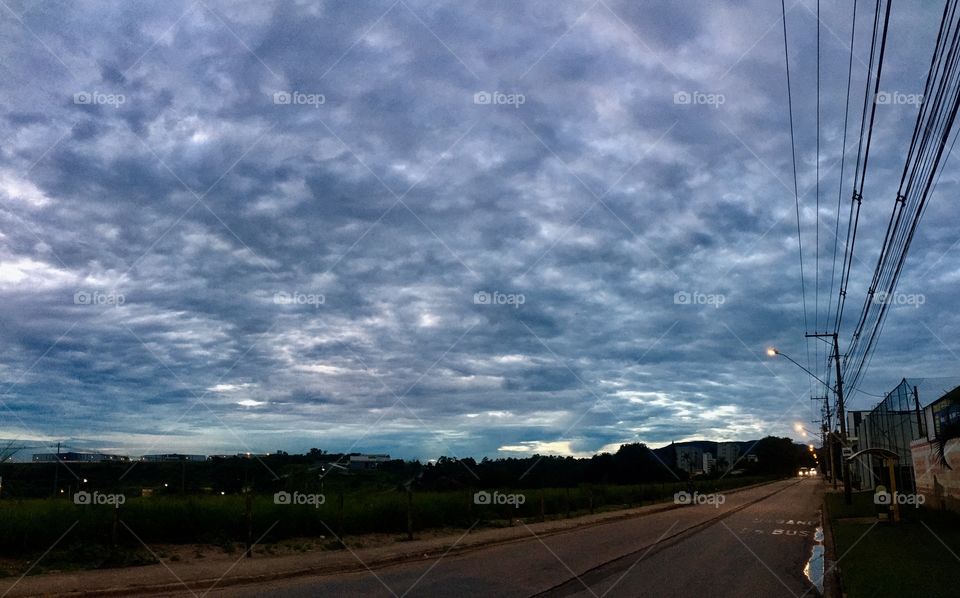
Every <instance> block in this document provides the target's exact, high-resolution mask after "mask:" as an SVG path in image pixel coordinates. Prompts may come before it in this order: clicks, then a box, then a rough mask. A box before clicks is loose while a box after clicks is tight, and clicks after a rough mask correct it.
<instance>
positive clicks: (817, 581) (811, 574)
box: [803, 526, 823, 595]
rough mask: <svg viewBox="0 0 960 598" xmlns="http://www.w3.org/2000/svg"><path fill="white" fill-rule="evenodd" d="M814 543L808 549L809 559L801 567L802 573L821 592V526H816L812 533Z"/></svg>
mask: <svg viewBox="0 0 960 598" xmlns="http://www.w3.org/2000/svg"><path fill="white" fill-rule="evenodd" d="M813 539H814V540H815V541H816V544H814V545H813V548H812V549H811V551H810V560H808V561H807V564H806V565H805V566H804V567H803V574H804V575H805V576H806V577H807V579H809V580H810V583H812V584H813V586H814V587H815V588H817V591H818V592H820V594H821V595H822V594H823V527H822V526H820V527H817V531H816V532H815V533H814V534H813Z"/></svg>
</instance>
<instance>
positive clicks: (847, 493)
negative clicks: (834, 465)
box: [806, 332, 853, 505]
mask: <svg viewBox="0 0 960 598" xmlns="http://www.w3.org/2000/svg"><path fill="white" fill-rule="evenodd" d="M806 336H807V337H814V338H824V337H829V338H831V339H832V340H833V359H834V362H835V363H836V367H837V370H836V372H837V386H836V388H835V389H834V390H835V391H836V393H837V419H838V420H840V442H841V447H840V463H841V467H842V468H843V469H842V471H843V502H845V503H846V504H848V505H849V504H852V503H853V490H852V488H851V487H850V463H849V462H848V461H847V459H846V458H845V457H844V456H843V449H844V448H846V446H847V418H846V415H845V413H844V408H843V377H842V375H841V373H840V344H839V343H838V342H837V333H836V332H824V333H819V332H818V333H814V334H810V333H807V334H806Z"/></svg>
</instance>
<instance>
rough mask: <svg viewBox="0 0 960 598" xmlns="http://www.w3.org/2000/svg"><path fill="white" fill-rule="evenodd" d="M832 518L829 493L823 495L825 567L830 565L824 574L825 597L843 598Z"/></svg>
mask: <svg viewBox="0 0 960 598" xmlns="http://www.w3.org/2000/svg"><path fill="white" fill-rule="evenodd" d="M832 523H833V522H832V518H831V517H830V508H829V507H828V506H827V493H826V492H824V494H823V532H824V533H823V545H824V556H823V566H824V567H827V566H828V565H829V570H828V571H827V570H825V572H824V580H823V595H824V598H842V597H843V596H845V595H846V594H845V593H844V591H843V580H842V579H841V578H840V566H839V565H838V564H837V559H836V556H837V550H836V548H837V544H836V542H835V540H834V537H833V524H832Z"/></svg>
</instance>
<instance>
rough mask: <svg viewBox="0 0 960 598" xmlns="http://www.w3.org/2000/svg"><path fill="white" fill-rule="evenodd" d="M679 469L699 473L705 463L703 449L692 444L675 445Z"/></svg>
mask: <svg viewBox="0 0 960 598" xmlns="http://www.w3.org/2000/svg"><path fill="white" fill-rule="evenodd" d="M674 449H675V450H676V457H677V469H681V470H683V471H685V472H687V473H699V472H700V471H701V467H702V465H703V450H702V449H700V448H698V447H695V446H690V445H675V446H674Z"/></svg>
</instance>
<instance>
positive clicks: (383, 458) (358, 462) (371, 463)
mask: <svg viewBox="0 0 960 598" xmlns="http://www.w3.org/2000/svg"><path fill="white" fill-rule="evenodd" d="M389 460H390V455H384V454H379V455H350V461H349V462H348V463H347V465H348V467H349V468H350V469H377V468H379V467H380V464H381V463H386V462H387V461H389Z"/></svg>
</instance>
